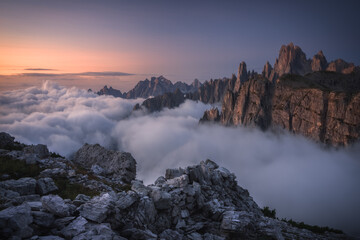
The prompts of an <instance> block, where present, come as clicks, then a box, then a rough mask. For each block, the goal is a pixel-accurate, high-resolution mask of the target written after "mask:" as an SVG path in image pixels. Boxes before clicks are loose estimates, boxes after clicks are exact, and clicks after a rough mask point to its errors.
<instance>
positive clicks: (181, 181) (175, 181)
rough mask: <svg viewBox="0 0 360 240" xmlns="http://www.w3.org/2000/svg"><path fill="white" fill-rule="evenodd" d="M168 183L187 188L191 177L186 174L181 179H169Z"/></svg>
mask: <svg viewBox="0 0 360 240" xmlns="http://www.w3.org/2000/svg"><path fill="white" fill-rule="evenodd" d="M166 183H167V184H168V185H171V186H174V187H185V186H186V185H188V184H189V177H188V175H186V174H184V175H181V176H180V177H175V178H172V179H168V180H167V181H166Z"/></svg>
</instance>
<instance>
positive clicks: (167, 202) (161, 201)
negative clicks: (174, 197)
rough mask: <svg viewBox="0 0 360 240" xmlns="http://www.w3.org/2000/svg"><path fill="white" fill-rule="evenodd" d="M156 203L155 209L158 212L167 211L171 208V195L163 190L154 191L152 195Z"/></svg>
mask: <svg viewBox="0 0 360 240" xmlns="http://www.w3.org/2000/svg"><path fill="white" fill-rule="evenodd" d="M150 196H151V198H152V199H153V201H154V204H155V208H156V209H158V210H165V209H169V208H170V207H171V195H170V193H168V192H165V191H163V190H161V189H153V191H152V192H151V194H150Z"/></svg>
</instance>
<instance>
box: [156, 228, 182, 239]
mask: <svg viewBox="0 0 360 240" xmlns="http://www.w3.org/2000/svg"><path fill="white" fill-rule="evenodd" d="M159 237H160V239H164V240H173V239H183V237H184V235H183V234H181V233H179V232H177V231H175V230H171V229H166V230H164V231H163V232H162V233H160V235H159Z"/></svg>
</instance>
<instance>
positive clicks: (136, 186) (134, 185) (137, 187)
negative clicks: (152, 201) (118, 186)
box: [131, 180, 151, 196]
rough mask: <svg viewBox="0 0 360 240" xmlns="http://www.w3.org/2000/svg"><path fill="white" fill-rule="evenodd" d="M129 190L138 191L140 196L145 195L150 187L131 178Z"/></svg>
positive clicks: (149, 190)
mask: <svg viewBox="0 0 360 240" xmlns="http://www.w3.org/2000/svg"><path fill="white" fill-rule="evenodd" d="M131 190H133V191H134V192H136V193H138V194H139V195H141V196H147V195H149V193H150V192H151V188H149V187H146V186H145V185H144V183H143V182H142V181H140V180H133V181H132V182H131Z"/></svg>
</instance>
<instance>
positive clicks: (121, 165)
mask: <svg viewBox="0 0 360 240" xmlns="http://www.w3.org/2000/svg"><path fill="white" fill-rule="evenodd" d="M74 162H75V163H77V164H79V165H80V166H82V167H84V168H86V169H88V170H90V169H91V168H92V166H93V165H98V166H99V167H101V168H102V169H104V170H105V172H104V173H103V174H105V175H108V176H109V175H111V176H114V177H120V178H121V179H122V180H123V181H124V182H126V183H130V182H131V181H132V180H134V179H135V176H136V161H135V159H134V158H133V157H132V156H131V154H130V153H126V152H118V151H112V150H107V149H105V148H104V147H102V146H100V145H99V144H95V145H89V144H85V145H84V146H82V148H80V149H79V150H78V151H77V152H76V153H75V157H74Z"/></svg>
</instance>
